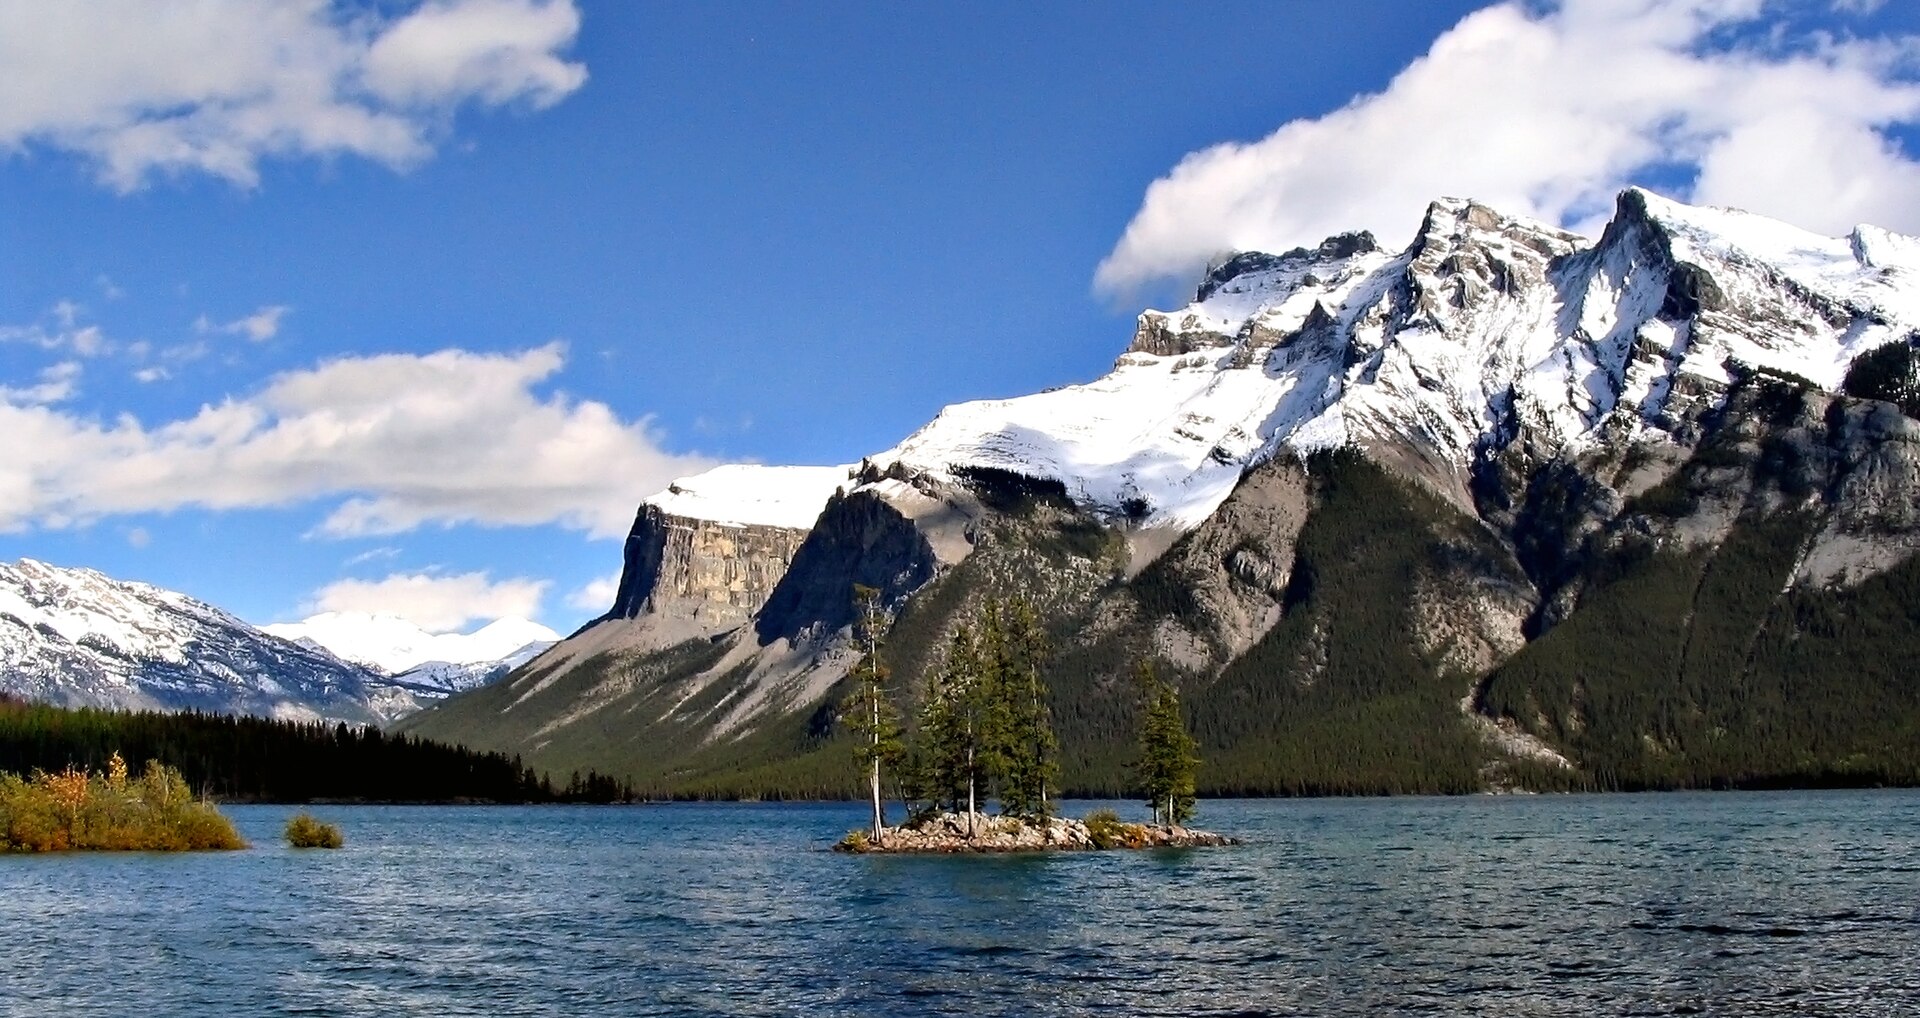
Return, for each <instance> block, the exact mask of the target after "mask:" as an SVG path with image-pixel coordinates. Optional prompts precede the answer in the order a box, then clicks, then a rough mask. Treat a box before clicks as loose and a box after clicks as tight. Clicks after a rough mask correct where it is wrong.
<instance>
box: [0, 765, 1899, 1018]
mask: <svg viewBox="0 0 1920 1018" xmlns="http://www.w3.org/2000/svg"><path fill="white" fill-rule="evenodd" d="M1090 805H1091V804H1086V803H1070V804H1068V812H1069V813H1072V814H1075V815H1078V814H1080V813H1082V812H1084V810H1085V809H1087V808H1089V807H1090ZM1119 805H1120V808H1121V809H1122V814H1123V816H1138V815H1141V814H1143V812H1144V810H1143V808H1142V807H1139V806H1136V805H1133V804H1119ZM227 812H228V813H229V815H230V816H232V817H233V818H234V820H235V821H236V823H237V824H238V825H239V826H240V828H241V830H242V832H243V833H244V834H245V835H246V837H247V838H248V839H249V840H250V841H252V843H253V845H254V848H252V849H251V850H249V851H246V852H239V853H229V854H208V855H193V856H162V855H71V856H52V857H25V856H19V857H0V937H3V938H4V939H3V940H0V945H3V946H0V1014H6V1015H34V1016H39V1015H49V1014H62V1015H115V1016H123V1015H138V1016H141V1018H171V1016H204V1015H268V1014H272V1015H335V1014H337V1015H398V1014H418V1015H841V1014H856V1013H866V1014H877V1015H888V1016H902V1018H906V1016H913V1015H921V1014H952V1015H973V1014H1015V1013H1020V1014H1039V1015H1077V1014H1091V1013H1096V1012H1106V1013H1112V1014H1127V1015H1133V1014H1145V1015H1152V1014H1181V1015H1196V1014H1213V1015H1397V1014H1429V1015H1589V1014H1591V1015H1665V1014H1709V1015H1835V1016H1842V1015H1845V1016H1863V1015H1866V1016H1872V1015H1889V1016H1891V1015H1914V1014H1920V793H1916V792H1912V791H1860V792H1787V793H1722V794H1665V795H1619V796H1548V797H1472V798H1458V799H1428V798H1407V799H1375V800H1350V799H1349V800H1305V801H1232V802H1203V803H1202V804H1201V817H1200V819H1201V821H1202V823H1201V826H1204V827H1207V828H1209V829H1213V830H1218V831H1221V832H1223V833H1228V834H1233V835H1236V836H1240V837H1243V838H1245V839H1247V841H1248V844H1246V845H1245V846H1241V847H1236V848H1225V849H1191V850H1169V851H1160V852H1139V853H1126V852H1114V853H1099V854H1078V855H1076V854H1061V855H1053V856H1046V857H1036V856H1028V857H966V858H954V857H944V858H909V857H874V856H866V857H847V856H841V855H836V854H832V853H829V852H827V851H825V848H826V846H827V845H828V844H830V843H831V842H832V841H833V840H834V839H835V838H836V837H837V836H839V835H840V834H842V833H844V832H845V831H846V830H847V829H848V828H850V827H854V826H857V825H859V823H860V822H861V817H862V811H861V807H860V806H859V804H802V805H754V804H723V805H672V806H646V807H525V808H522V807H404V806H401V807H378V806H362V807H325V808H319V809H316V810H314V812H315V813H316V814H317V815H319V816H321V817H322V818H323V819H327V820H331V821H334V822H336V823H338V824H339V825H340V826H341V827H342V828H343V829H344V831H345V833H346V836H347V847H346V848H345V849H344V850H341V851H338V852H322V851H307V852H295V851H292V850H290V849H287V848H285V847H284V844H283V843H282V842H281V841H280V840H279V831H280V828H281V826H282V825H283V824H284V823H285V821H286V818H287V817H288V816H290V815H291V814H292V813H293V812H294V810H293V809H291V808H288V807H274V806H236V807H230V808H229V809H228V811H227Z"/></svg>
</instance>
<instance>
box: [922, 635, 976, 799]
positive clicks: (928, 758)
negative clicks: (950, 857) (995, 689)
mask: <svg viewBox="0 0 1920 1018" xmlns="http://www.w3.org/2000/svg"><path fill="white" fill-rule="evenodd" d="M979 643H980V641H979V638H978V636H977V635H976V634H975V633H974V630H973V627H972V626H971V625H965V624H963V625H961V626H960V627H959V628H957V629H955V630H954V632H953V636H952V638H951V639H950V640H949V641H948V644H947V660H946V663H945V664H943V665H942V666H941V668H940V670H939V671H938V672H936V673H934V674H933V675H932V676H931V677H930V679H929V682H928V687H927V693H926V699H925V700H924V701H923V702H922V703H921V707H920V746H919V749H920V767H921V769H922V774H921V782H922V784H923V785H924V787H925V790H926V792H927V793H928V794H929V795H930V796H931V797H932V799H933V801H934V802H935V803H936V804H945V805H948V806H950V807H951V808H953V809H955V810H959V809H960V808H962V806H963V805H964V807H965V809H966V811H967V815H968V818H969V819H968V825H969V828H971V825H972V823H973V821H972V819H971V818H972V816H973V814H974V813H975V812H977V810H978V805H979V788H980V779H981V777H982V769H981V766H982V763H983V757H984V754H983V753H982V747H981V740H980V737H981V734H982V732H983V729H984V728H985V725H984V724H983V722H984V720H985V719H984V718H983V716H982V715H983V711H982V710H981V707H982V699H983V697H982V695H981V694H982V689H983V686H984V685H985V684H984V683H983V682H982V681H981V679H982V672H983V669H982V668H981V661H980V647H979ZM969 833H972V832H971V829H970V830H969Z"/></svg>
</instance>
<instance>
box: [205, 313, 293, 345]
mask: <svg viewBox="0 0 1920 1018" xmlns="http://www.w3.org/2000/svg"><path fill="white" fill-rule="evenodd" d="M291 310H292V309H291V308H289V307H287V306H286V305H284V304H271V305H268V306H266V307H263V308H261V309H260V310H258V311H255V312H254V313H253V314H250V315H246V316H244V317H241V318H236V319H234V320H233V321H231V322H226V323H224V324H215V323H214V321H213V319H211V318H208V317H207V316H206V315H201V316H200V317H199V318H198V319H196V320H195V321H194V323H193V330H194V331H195V332H199V333H210V332H219V333H224V334H226V335H229V336H244V337H245V338H247V339H250V340H252V341H253V342H255V343H264V342H266V341H267V340H269V339H272V338H273V337H275V336H278V335H279V334H280V319H282V318H285V317H286V316H287V312H288V311H291Z"/></svg>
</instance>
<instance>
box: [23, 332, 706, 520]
mask: <svg viewBox="0 0 1920 1018" xmlns="http://www.w3.org/2000/svg"><path fill="white" fill-rule="evenodd" d="M564 360H565V356H564V351H563V349H562V347H561V346H560V345H558V344H550V345H547V346H543V347H539V348H536V349H532V350H526V351H522V352H519V353H513V354H482V353H473V352H470V351H465V350H443V351H440V352H438V353H433V354H426V355H411V354H385V355H380V356H371V357H348V358H341V359H338V360H334V361H329V362H325V363H322V364H321V365H319V366H318V367H315V368H312V369H310V370H304V371H293V372H288V373H286V374H282V375H279V376H276V377H274V378H273V379H271V380H270V381H269V382H268V383H267V384H266V386H265V387H264V388H263V389H261V390H260V391H259V392H257V393H254V394H252V395H250V396H246V397H244V398H237V399H229V400H227V401H225V402H222V403H219V404H217V405H208V406H203V407H202V408H201V409H200V411H199V412H198V413H196V414H194V415H192V416H190V417H186V418H183V419H179V420H173V421H168V422H165V423H161V424H158V425H154V426H148V425H146V424H143V423H142V422H140V421H138V420H136V419H135V418H133V417H131V416H128V415H122V416H120V417H116V418H114V419H111V420H94V419H89V418H84V417H80V416H76V415H74V414H71V413H67V412H65V411H63V410H62V409H61V408H58V407H54V406H49V405H45V402H46V401H44V400H43V401H35V400H30V399H21V398H6V399H0V434H5V435H7V436H8V438H9V447H10V449H12V450H13V451H12V452H11V453H10V454H9V455H8V456H7V457H5V458H4V459H0V529H4V530H22V529H27V528H31V527H36V526H37V527H56V528H57V527H64V526H72V525H77V524H82V523H85V522H88V521H91V520H93V519H97V518H99V517H102V516H107V515H112V514H116V513H135V512H149V511H166V510H171V509H177V508H182V507H187V506H198V507H204V508H210V509H237V508H255V507H266V506H286V505H294V504H300V503H305V502H309V501H314V500H322V501H327V502H331V503H332V507H331V510H330V512H329V513H328V514H327V516H326V518H325V519H324V520H323V521H322V522H321V524H320V525H319V527H318V532H319V533H321V534H326V535H339V536H349V535H364V534H388V533H400V532H404V531H407V530H411V529H413V528H416V527H419V526H421V525H423V524H443V525H445V524H455V523H478V524H487V525H535V524H548V523H551V524H558V525H561V526H565V527H569V528H573V529H578V530H583V531H586V532H588V533H589V534H591V535H593V536H596V537H617V536H620V535H622V534H624V533H626V530H627V525H628V523H629V522H630V521H631V519H632V515H633V507H634V506H635V505H636V504H637V503H638V502H639V500H640V499H641V498H643V497H645V496H646V495H648V494H651V493H652V492H653V491H655V490H658V489H659V488H661V487H663V486H664V485H665V484H666V483H667V482H668V481H669V480H671V479H672V478H674V477H678V476H681V475H684V474H688V473H693V472H697V471H699V470H704V469H706V468H707V467H709V466H711V465H712V464H711V461H709V460H706V459H704V458H701V457H696V456H681V455H675V454H671V453H668V452H665V451H663V450H662V449H661V448H660V445H659V439H658V436H657V435H656V434H655V433H654V432H653V431H652V429H651V427H650V426H649V424H648V422H647V421H646V420H644V419H643V420H638V421H625V420H622V419H621V418H620V416H619V415H618V414H616V413H615V412H614V411H613V410H612V409H611V408H609V407H608V406H606V405H605V404H603V403H598V402H592V401H582V400H574V399H571V398H569V397H567V396H566V395H564V394H562V393H554V392H545V391H542V390H543V389H544V388H545V383H546V382H547V381H548V380H549V379H550V378H551V376H553V375H554V374H555V373H556V372H558V371H559V370H560V368H561V367H562V366H563V364H564Z"/></svg>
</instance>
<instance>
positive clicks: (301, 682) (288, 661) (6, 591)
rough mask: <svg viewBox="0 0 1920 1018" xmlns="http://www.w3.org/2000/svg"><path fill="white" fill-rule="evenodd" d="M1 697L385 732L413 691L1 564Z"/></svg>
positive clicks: (189, 615) (169, 596)
mask: <svg viewBox="0 0 1920 1018" xmlns="http://www.w3.org/2000/svg"><path fill="white" fill-rule="evenodd" d="M0 690H4V691H6V692H8V693H12V694H15V695H17V696H21V697H25V698H27V699H32V700H40V701H44V702H48V703H54V704H60V705H64V706H73V707H80V706H93V707H112V708H127V709H157V710H186V709H194V710H203V711H213V712H219V713H236V714H259V715H264V716H269V717H279V718H290V719H300V720H315V719H323V718H324V719H329V720H341V721H349V722H354V723H384V722H386V721H389V720H392V719H393V718H395V717H399V716H401V715H403V714H407V713H411V712H412V711H414V710H417V709H418V707H419V704H418V702H417V701H416V700H415V699H414V697H413V695H412V694H411V693H409V692H408V691H407V690H405V689H403V688H400V687H397V686H395V685H394V684H392V683H390V682H387V681H385V680H384V679H383V678H382V676H380V675H379V674H377V673H375V672H373V671H371V670H369V669H366V668H363V667H361V666H358V665H354V664H351V663H348V662H346V661H342V660H340V659H339V658H336V657H334V656H333V655H331V654H328V653H326V652H325V651H321V650H316V649H314V648H312V647H307V646H301V645H299V644H295V643H293V642H291V641H288V640H283V639H280V638H278V637H275V636H272V635H269V634H267V633H264V632H261V631H260V630H258V629H256V628H254V627H253V626H250V625H248V624H247V623H245V622H242V621H241V620H239V619H237V618H235V617H233V616H232V615H229V614H227V613H226V612H224V611H221V610H220V609H218V608H215V607H213V606H212V605H209V604H206V603H204V602H201V601H196V600H194V599H193V598H191V597H188V596H186V595H185V594H181V593H177V592H175V591H170V590H163V589H161V588H159V587H154V586H151V585H148V584H145V583H128V582H123V581H120V580H115V579H112V578H110V577H107V576H104V575H102V574H100V573H98V572H95V571H93V570H90V569H62V568H59V567H57V566H51V565H48V564H46V563H44V562H37V561H34V560H33V559H22V560H20V561H19V562H17V563H14V564H12V565H7V564H0Z"/></svg>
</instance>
